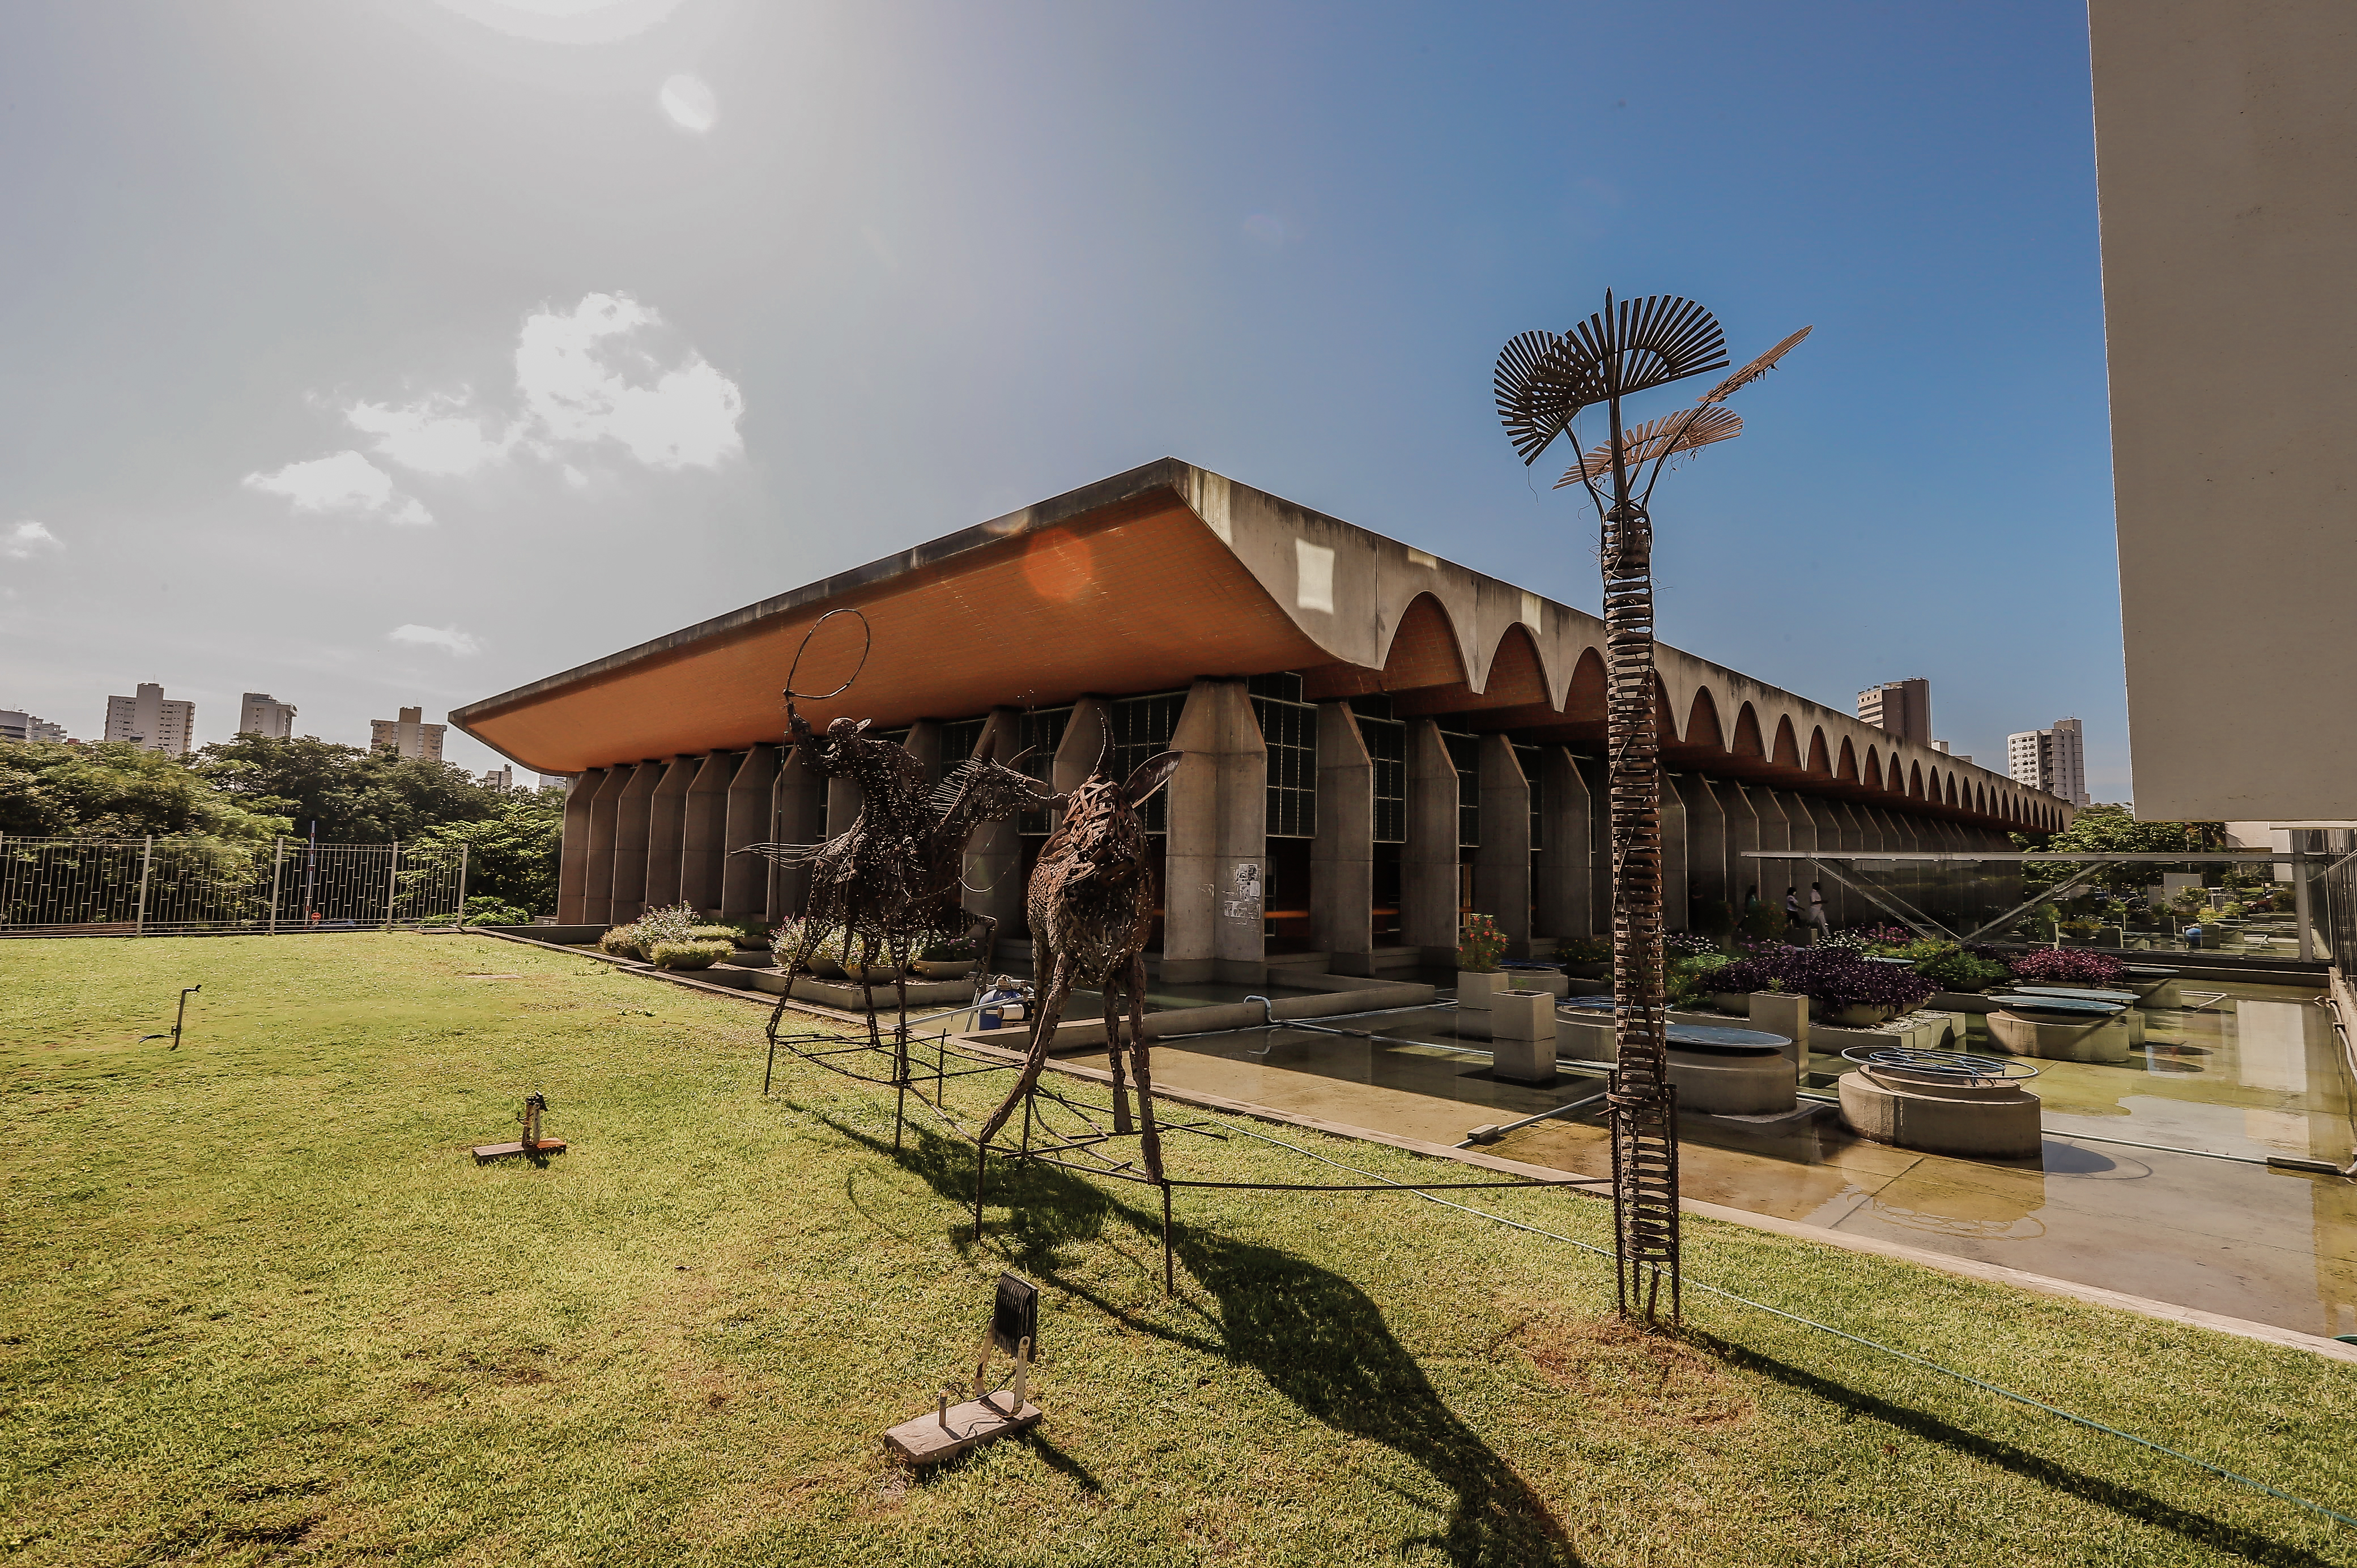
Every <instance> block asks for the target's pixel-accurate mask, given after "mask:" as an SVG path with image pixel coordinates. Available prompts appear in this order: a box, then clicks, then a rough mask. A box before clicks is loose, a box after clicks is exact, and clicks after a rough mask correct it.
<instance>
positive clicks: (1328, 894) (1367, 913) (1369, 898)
mask: <svg viewBox="0 0 2357 1568" xmlns="http://www.w3.org/2000/svg"><path fill="white" fill-rule="evenodd" d="M1374 846H1375V765H1374V763H1373V761H1372V759H1371V758H1369V757H1368V756H1367V743H1366V739H1365V737H1364V736H1361V735H1360V733H1359V721H1358V719H1357V718H1356V717H1355V716H1353V715H1352V714H1351V704H1350V703H1318V836H1317V837H1316V838H1315V839H1313V840H1312V841H1311V842H1310V845H1309V940H1310V941H1311V943H1312V944H1314V945H1315V946H1317V947H1319V948H1322V949H1324V950H1326V952H1327V953H1328V955H1329V957H1328V961H1327V968H1328V970H1329V972H1331V973H1334V974H1372V973H1374V972H1375V916H1374V908H1375V847H1374Z"/></svg>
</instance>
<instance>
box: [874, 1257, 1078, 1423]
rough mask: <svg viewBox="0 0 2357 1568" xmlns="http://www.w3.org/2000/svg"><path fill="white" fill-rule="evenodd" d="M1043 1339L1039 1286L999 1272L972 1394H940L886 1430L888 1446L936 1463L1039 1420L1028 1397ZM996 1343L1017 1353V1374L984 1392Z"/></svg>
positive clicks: (1037, 1410) (975, 1360) (999, 1347)
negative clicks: (961, 1397) (955, 1397)
mask: <svg viewBox="0 0 2357 1568" xmlns="http://www.w3.org/2000/svg"><path fill="white" fill-rule="evenodd" d="M1038 1345H1039V1286H1037V1285H1035V1284H1033V1283H1031V1282H1030V1281H1028V1280H1027V1279H1023V1278H1021V1277H1020V1276H1018V1275H1016V1274H1008V1273H1002V1274H1000V1275H999V1276H998V1290H997V1293H996V1295H995V1296H994V1298H993V1299H992V1302H991V1308H990V1322H989V1324H988V1325H987V1326H985V1328H984V1329H983V1331H982V1346H981V1348H980V1350H979V1351H978V1352H977V1354H976V1355H975V1357H974V1397H973V1398H972V1399H970V1400H967V1401H966V1402H963V1403H962V1404H957V1405H952V1404H951V1403H950V1401H949V1395H948V1394H942V1395H939V1396H937V1397H936V1398H935V1400H934V1401H933V1408H932V1410H931V1412H928V1413H926V1414H924V1415H920V1416H918V1417H916V1418H915V1419H914V1420H911V1421H904V1422H902V1423H900V1424H899V1425H898V1426H896V1427H894V1428H892V1429H891V1430H890V1431H889V1432H887V1433H886V1434H884V1446H885V1447H887V1448H888V1449H890V1450H891V1451H892V1452H893V1453H895V1454H897V1455H899V1456H900V1457H901V1458H903V1459H906V1460H907V1461H908V1462H909V1464H911V1465H938V1464H940V1463H941V1462H942V1460H944V1459H953V1458H955V1457H956V1456H957V1455H961V1454H963V1453H964V1452H965V1451H966V1450H967V1449H969V1448H973V1447H975V1446H977V1445H979V1444H985V1443H988V1442H990V1441H991V1440H992V1439H993V1438H998V1437H1004V1436H1006V1434H1008V1433H1011V1432H1024V1431H1028V1429H1030V1428H1031V1427H1034V1426H1037V1425H1039V1422H1040V1419H1041V1415H1042V1412H1041V1411H1040V1409H1039V1406H1038V1405H1036V1404H1032V1403H1031V1402H1029V1399H1028V1395H1029V1391H1030V1384H1031V1357H1032V1353H1033V1351H1034V1349H1035V1348H1037V1347H1038ZM994 1347H996V1348H998V1349H1001V1350H1004V1351H1006V1353H1007V1354H1008V1355H1010V1356H1012V1357H1014V1358H1015V1376H1014V1378H1013V1380H1012V1381H1011V1384H1010V1386H1009V1387H1007V1388H1006V1389H1005V1390H1004V1391H1000V1390H993V1391H989V1392H985V1391H984V1384H985V1382H986V1381H987V1380H988V1377H989V1371H990V1352H991V1350H992V1348H994Z"/></svg>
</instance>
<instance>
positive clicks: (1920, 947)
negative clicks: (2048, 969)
mask: <svg viewBox="0 0 2357 1568" xmlns="http://www.w3.org/2000/svg"><path fill="white" fill-rule="evenodd" d="M1900 956H1901V957H1904V958H1909V959H1912V960H1913V961H1914V963H1915V972H1916V973H1918V974H1920V975H1921V976H1922V977H1923V978H1924V979H1926V980H1928V981H1930V982H1931V983H1932V984H1934V985H1936V986H1938V987H1939V988H1940V989H1941V990H1943V991H1955V992H1962V993H1966V994H1970V993H1974V992H1978V991H1986V990H1987V989H1988V988H1989V987H1990V986H1992V985H1994V984H1996V983H1997V982H1998V981H2000V980H2004V979H2006V978H2007V977H2008V976H2010V975H2011V974H2012V973H2013V971H2012V970H2011V969H2010V968H2009V967H2007V965H2006V964H2003V963H2001V962H1999V961H1996V959H1988V958H1975V957H1974V956H1973V955H1972V954H1971V953H1968V952H1966V951H1964V949H1962V948H1960V947H1958V946H1957V945H1956V944H1955V943H1953V942H1935V941H1921V942H1915V943H1912V944H1910V946H1909V947H1908V949H1907V950H1905V951H1904V952H1903V953H1901V954H1900Z"/></svg>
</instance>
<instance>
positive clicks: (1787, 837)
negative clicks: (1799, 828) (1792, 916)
mask: <svg viewBox="0 0 2357 1568" xmlns="http://www.w3.org/2000/svg"><path fill="white" fill-rule="evenodd" d="M1743 800H1744V804H1746V805H1748V806H1749V807H1750V808H1751V813H1752V820H1753V824H1754V825H1753V831H1754V832H1755V833H1756V834H1757V835H1758V838H1759V847H1760V849H1762V850H1779V849H1790V848H1792V825H1791V824H1790V823H1789V822H1786V821H1785V820H1784V808H1783V806H1782V805H1781V804H1780V803H1779V802H1778V801H1777V800H1776V791H1775V790H1773V789H1768V788H1766V787H1764V786H1761V785H1756V784H1755V785H1747V786H1745V788H1744V790H1743ZM1749 864H1750V865H1756V866H1758V867H1759V868H1760V897H1762V898H1766V899H1769V900H1770V902H1772V903H1773V904H1774V905H1775V906H1776V907H1777V908H1780V909H1781V908H1783V907H1784V889H1785V888H1787V887H1793V888H1797V889H1798V890H1799V893H1800V897H1801V920H1803V921H1805V920H1806V919H1807V918H1809V879H1808V878H1807V877H1806V876H1803V875H1801V874H1802V873H1803V871H1805V870H1806V869H1808V868H1807V867H1806V866H1802V865H1794V864H1792V862H1791V861H1789V860H1755V861H1751V862H1749ZM1771 888H1772V889H1773V891H1772V892H1771V891H1770V889H1771ZM1798 923H1799V922H1795V924H1798Z"/></svg>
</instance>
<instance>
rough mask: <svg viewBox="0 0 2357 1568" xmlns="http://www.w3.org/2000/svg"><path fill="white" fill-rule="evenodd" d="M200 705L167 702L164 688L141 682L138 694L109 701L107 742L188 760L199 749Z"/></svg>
mask: <svg viewBox="0 0 2357 1568" xmlns="http://www.w3.org/2000/svg"><path fill="white" fill-rule="evenodd" d="M196 733H197V704H196V703H185V702H167V700H166V699H165V696H164V688H163V687H162V686H160V685H157V684H156V683H155V682H141V683H140V684H139V686H138V688H137V694H136V695H135V696H129V697H109V698H107V699H106V738H107V739H108V740H127V741H129V742H131V743H132V744H133V745H135V746H145V747H146V748H147V749H148V750H150V751H161V752H167V753H169V754H170V755H171V756H174V757H186V756H187V755H188V753H189V751H190V750H192V749H194V747H195V746H196Z"/></svg>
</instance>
